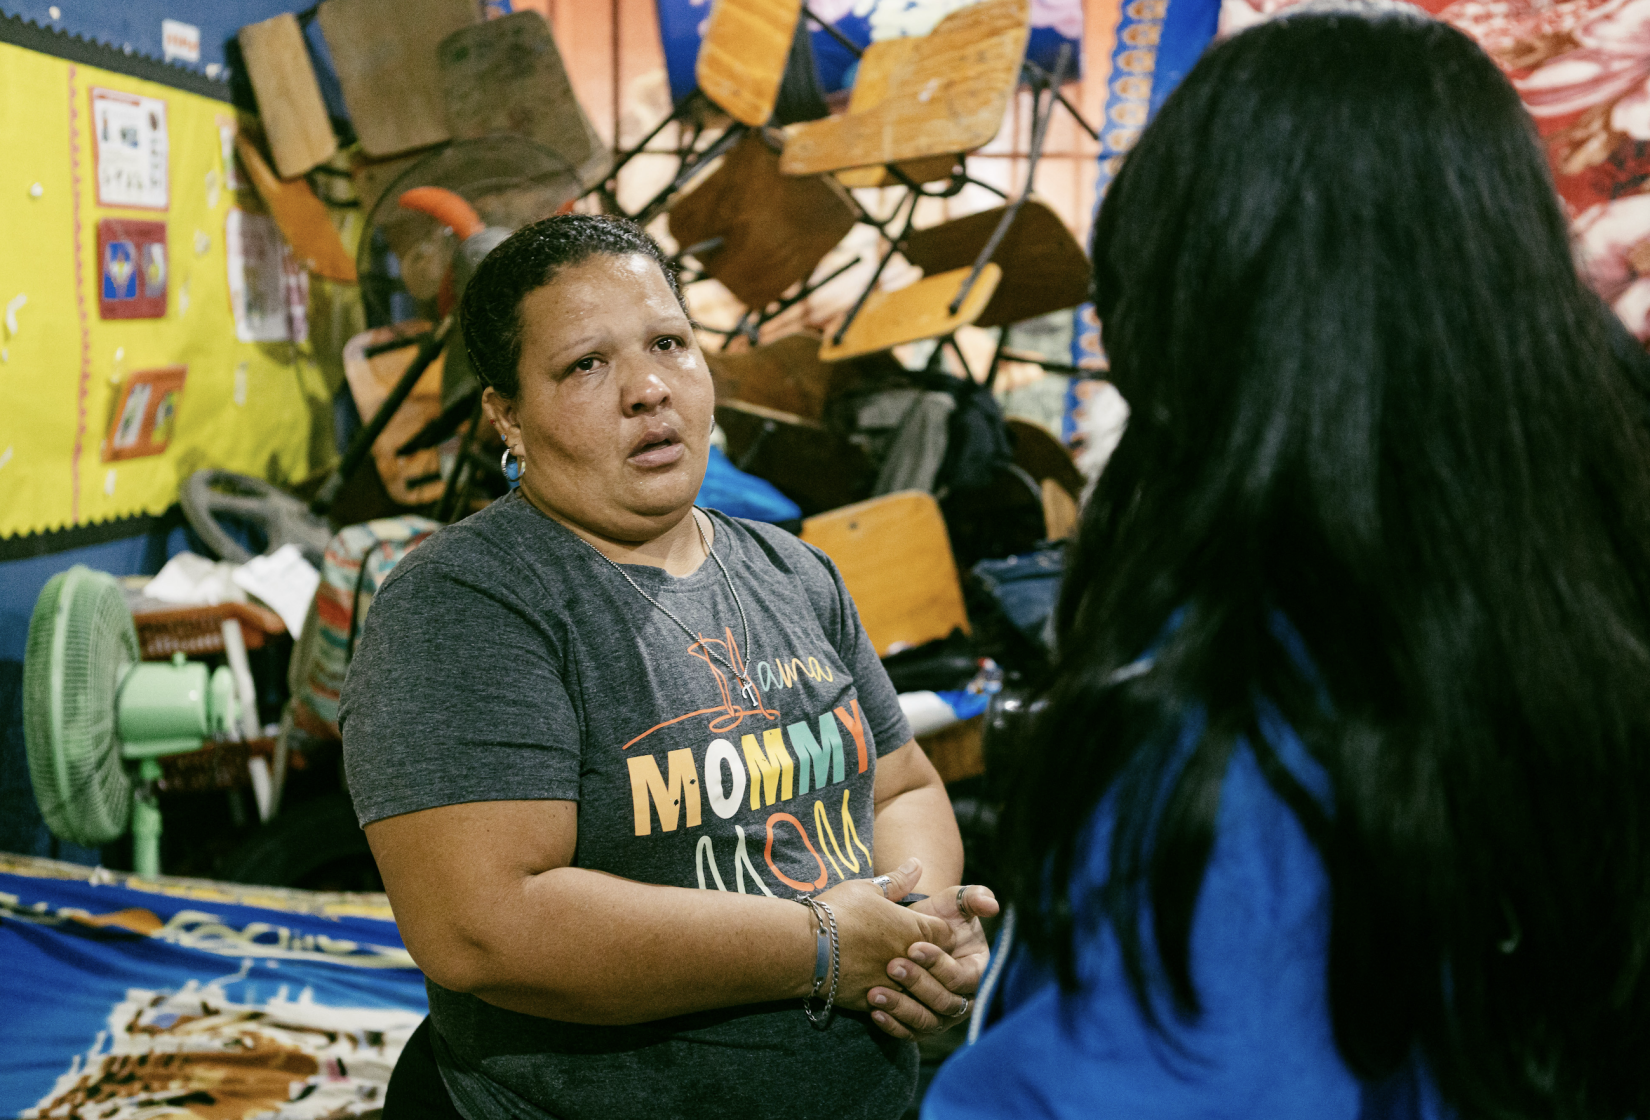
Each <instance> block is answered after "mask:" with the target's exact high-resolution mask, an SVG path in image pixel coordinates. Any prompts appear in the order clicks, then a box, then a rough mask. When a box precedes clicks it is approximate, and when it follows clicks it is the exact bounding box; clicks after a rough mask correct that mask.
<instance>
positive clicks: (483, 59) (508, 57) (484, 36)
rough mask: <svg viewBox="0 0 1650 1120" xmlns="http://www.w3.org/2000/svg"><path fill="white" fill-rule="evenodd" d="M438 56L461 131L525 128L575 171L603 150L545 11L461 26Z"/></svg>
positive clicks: (452, 123)
mask: <svg viewBox="0 0 1650 1120" xmlns="http://www.w3.org/2000/svg"><path fill="white" fill-rule="evenodd" d="M437 64H438V66H439V67H440V70H441V99H442V104H443V106H444V108H445V110H446V115H447V128H448V129H449V130H450V131H451V132H452V135H453V139H455V140H468V139H473V138H475V137H479V136H490V135H493V134H494V133H500V132H507V133H513V134H515V135H517V136H525V137H527V138H528V139H529V140H532V141H534V142H535V143H537V144H539V145H541V146H543V147H545V148H547V149H549V150H550V151H552V152H554V153H555V154H556V155H558V156H560V157H561V158H562V159H563V160H565V161H566V163H567V165H568V167H570V168H572V169H573V170H574V171H578V170H579V169H581V168H583V167H584V166H585V164H587V163H589V162H590V160H591V158H592V157H593V156H595V155H596V154H597V148H598V146H599V145H598V144H597V143H594V142H593V137H594V131H593V130H592V128H591V127H590V122H589V121H588V120H587V119H586V118H585V115H584V109H583V108H582V107H580V105H579V99H578V98H577V97H576V96H574V94H573V83H572V82H571V81H569V80H568V77H567V68H566V67H565V66H564V65H563V64H562V60H561V52H560V51H558V50H557V49H556V40H555V37H554V36H552V35H551V34H550V25H549V24H548V23H546V22H545V20H544V17H543V16H542V15H540V14H539V13H538V12H535V11H530V10H529V11H520V12H515V13H513V14H511V15H507V16H501V17H500V18H498V19H490V20H488V21H487V22H486V23H478V24H475V25H474V26H471V27H465V28H461V29H460V30H458V31H455V32H453V34H451V35H449V36H447V38H445V39H443V40H442V41H441V46H440V53H439V56H438V61H437Z"/></svg>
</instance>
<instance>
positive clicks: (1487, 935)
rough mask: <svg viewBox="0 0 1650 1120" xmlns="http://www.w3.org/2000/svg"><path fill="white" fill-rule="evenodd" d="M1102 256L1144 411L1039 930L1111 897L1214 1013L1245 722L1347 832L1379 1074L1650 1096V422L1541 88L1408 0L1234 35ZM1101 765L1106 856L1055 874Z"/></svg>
mask: <svg viewBox="0 0 1650 1120" xmlns="http://www.w3.org/2000/svg"><path fill="white" fill-rule="evenodd" d="M1094 273H1095V298H1096V304H1097V307H1098V310H1099V313H1100V316H1101V319H1102V321H1103V324H1104V331H1105V343H1106V348H1107V351H1108V353H1109V356H1110V358H1111V363H1112V377H1113V379H1114V381H1115V383H1116V385H1117V387H1118V388H1119V389H1120V390H1121V392H1122V393H1123V395H1124V396H1125V397H1126V398H1127V400H1128V402H1129V405H1130V408H1131V417H1130V420H1129V424H1128V428H1127V431H1126V433H1125V435H1124V436H1123V439H1122V442H1121V444H1120V445H1119V446H1118V448H1117V451H1116V453H1115V455H1114V456H1113V457H1112V459H1111V462H1110V465H1109V466H1108V467H1107V469H1106V472H1105V474H1104V475H1102V476H1101V478H1100V481H1099V484H1098V487H1097V489H1096V491H1095V493H1094V495H1093V498H1092V499H1091V501H1090V504H1089V506H1088V508H1087V509H1086V511H1085V513H1084V517H1083V520H1082V526H1081V530H1080V534H1079V538H1078V540H1077V542H1076V544H1075V546H1074V548H1073V552H1072V555H1071V557H1070V563H1069V568H1068V570H1069V572H1070V575H1069V577H1068V582H1067V584H1066V587H1065V589H1064V593H1063V597H1062V601H1061V604H1060V610H1059V616H1058V629H1059V648H1060V655H1059V658H1058V661H1057V665H1056V669H1055V674H1054V676H1053V678H1052V683H1051V684H1050V686H1049V688H1048V690H1047V701H1048V703H1047V706H1046V710H1045V714H1044V716H1043V717H1042V718H1041V720H1040V721H1039V722H1038V724H1037V726H1036V728H1035V730H1034V732H1033V734H1032V736H1031V740H1032V741H1031V742H1029V743H1028V744H1027V747H1026V749H1025V752H1024V756H1023V757H1022V758H1021V759H1020V760H1019V763H1018V767H1017V769H1016V772H1015V774H1014V775H1013V777H1012V779H1011V786H1010V791H1009V798H1010V801H1009V806H1008V812H1007V813H1006V815H1005V818H1004V819H1005V831H1004V845H1005V849H1006V852H1007V854H1008V855H1009V856H1010V862H1011V864H1012V865H1014V866H1016V867H1017V869H1018V874H1019V879H1018V881H1017V882H1013V883H1011V884H1009V886H1010V891H1009V894H1010V895H1011V896H1012V897H1013V898H1014V900H1015V901H1016V902H1017V903H1018V909H1019V911H1020V913H1021V915H1022V919H1023V921H1024V927H1023V928H1024V930H1025V934H1026V937H1027V939H1028V942H1029V944H1030V946H1031V948H1032V949H1033V951H1035V952H1037V953H1039V954H1040V955H1042V956H1043V957H1044V958H1045V959H1047V960H1050V961H1052V962H1054V963H1055V964H1056V965H1057V966H1058V969H1059V972H1060V974H1061V976H1062V978H1063V979H1064V981H1065V982H1066V983H1067V984H1068V985H1070V984H1075V983H1076V971H1075V966H1074V961H1073V952H1074V950H1073V936H1074V933H1075V932H1076V931H1077V930H1079V929H1093V928H1098V927H1099V923H1109V924H1110V925H1111V926H1112V928H1113V929H1114V930H1115V932H1116V935H1117V937H1118V938H1119V940H1120V942H1121V944H1122V947H1123V950H1124V959H1125V964H1126V966H1127V969H1128V972H1129V975H1130V978H1131V981H1132V983H1133V986H1134V990H1135V995H1136V998H1137V999H1138V1000H1139V1001H1140V1003H1141V1005H1142V1007H1143V1009H1145V1010H1146V1011H1147V1013H1148V1014H1152V1013H1153V1008H1154V1007H1155V1006H1157V1005H1156V1004H1155V1003H1154V1002H1153V999H1154V997H1153V996H1152V993H1153V992H1163V991H1165V990H1166V991H1167V993H1168V995H1169V996H1170V997H1172V999H1171V1000H1170V1005H1171V1006H1173V1007H1175V1008H1176V1012H1175V1013H1176V1014H1181V1015H1195V1014H1196V1010H1197V1006H1198V1003H1197V991H1196V987H1195V985H1194V984H1193V981H1192V976H1191V969H1190V967H1189V962H1188V939H1189V936H1190V931H1191V928H1192V917H1193V909H1194V906H1195V903H1196V900H1197V895H1198V891H1199V888H1200V885H1201V881H1202V878H1203V874H1204V871H1205V868H1206V865H1207V861H1208V856H1209V853H1210V850H1211V844H1212V841H1213V836H1214V827H1215V820H1216V814H1217V812H1218V810H1219V804H1220V790H1221V783H1222V781H1223V778H1224V776H1225V773H1226V769H1227V763H1228V760H1229V759H1230V757H1231V755H1232V752H1233V751H1234V750H1235V749H1238V747H1237V744H1238V743H1239V742H1240V741H1241V742H1243V743H1246V744H1247V747H1248V749H1251V750H1252V751H1254V752H1255V756H1256V759H1257V761H1258V763H1259V765H1260V768H1261V770H1262V772H1263V773H1264V774H1265V775H1266V777H1267V780H1268V783H1269V784H1270V785H1271V787H1272V788H1273V789H1274V790H1275V791H1276V793H1277V794H1278V795H1279V796H1280V797H1281V798H1282V799H1283V800H1284V801H1285V802H1286V803H1287V804H1288V805H1289V806H1290V807H1291V808H1292V809H1293V811H1294V813H1295V815H1296V816H1297V818H1298V819H1299V820H1300V821H1301V824H1302V826H1303V829H1304V831H1305V832H1306V834H1307V835H1308V837H1309V838H1310V839H1311V840H1312V842H1313V843H1314V845H1315V846H1316V847H1317V849H1318V850H1319V852H1320V853H1321V855H1322V857H1323V859H1324V863H1325V866H1326V869H1327V871H1328V875H1329V880H1330V893H1331V898H1332V903H1331V913H1330V916H1329V918H1330V951H1329V977H1328V984H1329V995H1330V1003H1331V1010H1332V1014H1333V1021H1334V1027H1335V1034H1336V1040H1337V1044H1338V1047H1339V1049H1340V1052H1341V1054H1342V1055H1343V1057H1344V1058H1345V1059H1346V1061H1347V1062H1348V1064H1349V1066H1350V1067H1351V1068H1352V1069H1353V1070H1354V1071H1355V1072H1357V1073H1358V1074H1359V1075H1360V1076H1363V1077H1366V1078H1371V1079H1374V1078H1378V1077H1381V1076H1384V1075H1387V1074H1390V1073H1392V1072H1394V1071H1396V1070H1398V1069H1400V1068H1401V1067H1402V1066H1403V1064H1404V1063H1405V1062H1406V1061H1408V1060H1409V1059H1411V1058H1412V1057H1413V1056H1414V1055H1415V1054H1416V1053H1418V1052H1419V1053H1420V1054H1421V1055H1423V1056H1424V1058H1425V1060H1426V1062H1427V1065H1428V1067H1429V1068H1430V1070H1431V1071H1432V1073H1433V1075H1434V1077H1435V1078H1436V1080H1437V1083H1438V1084H1439V1086H1440V1088H1441V1090H1442V1091H1443V1092H1444V1094H1445V1096H1446V1098H1447V1099H1449V1100H1450V1101H1452V1102H1453V1103H1455V1104H1456V1105H1457V1106H1458V1107H1459V1108H1460V1109H1461V1110H1462V1112H1463V1114H1464V1115H1468V1116H1509V1117H1511V1116H1536V1115H1540V1116H1544V1117H1554V1116H1558V1117H1572V1116H1573V1117H1610V1118H1613V1120H1619V1118H1621V1117H1624V1116H1626V1115H1629V1114H1631V1113H1634V1112H1636V1113H1637V1114H1638V1115H1639V1116H1647V1115H1650V972H1647V969H1646V963H1647V962H1646V957H1647V955H1650V439H1647V436H1646V432H1645V424H1644V417H1643V410H1642V401H1640V400H1639V399H1637V398H1636V396H1635V392H1634V389H1633V387H1632V385H1631V382H1630V380H1629V378H1628V377H1627V375H1626V374H1625V373H1624V371H1623V369H1622V366H1621V364H1620V363H1619V361H1618V360H1617V359H1615V358H1613V357H1612V355H1611V351H1610V341H1609V333H1608V331H1607V329H1606V324H1605V322H1604V321H1603V318H1602V313H1601V309H1600V305H1599V303H1598V301H1597V300H1596V299H1595V298H1594V297H1593V296H1592V295H1591V294H1590V293H1589V291H1588V290H1587V289H1586V287H1585V285H1584V284H1583V282H1582V280H1581V279H1580V278H1579V277H1578V275H1577V273H1576V270H1575V266H1574V264H1573V263H1572V258H1571V256H1570V249H1569V239H1568V228H1567V225H1566V222H1565V218H1564V216H1563V214H1562V212H1561V210H1560V207H1559V203H1558V200H1557V198H1556V195H1555V194H1554V190H1553V186H1552V182H1551V180H1550V178H1549V175H1548V172H1547V168H1546V164H1545V161H1544V159H1543V157H1542V153H1541V150H1540V147H1539V144H1538V141H1537V139H1536V137H1535V134H1534V132H1533V130H1532V128H1531V126H1530V123H1529V119H1528V117H1527V116H1526V114H1525V113H1524V111H1523V108H1522V106H1521V105H1520V103H1519V101H1518V98H1517V96H1516V95H1515V93H1514V92H1513V90H1512V89H1511V87H1510V86H1509V85H1508V83H1507V81H1506V80H1505V79H1504V78H1503V76H1502V75H1501V74H1500V72H1499V71H1498V70H1497V69H1496V68H1495V66H1494V65H1493V64H1492V63H1491V62H1490V60H1489V59H1488V58H1487V57H1486V56H1485V55H1484V54H1483V52H1482V51H1480V50H1479V49H1478V48H1477V47H1476V46H1475V45H1474V44H1473V43H1472V42H1471V41H1470V40H1469V39H1467V38H1466V37H1465V36H1463V35H1462V34H1460V33H1459V32H1457V31H1455V30H1453V29H1451V28H1449V27H1447V26H1445V25H1443V24H1440V23H1436V22H1433V21H1430V20H1427V19H1424V18H1422V17H1420V16H1418V15H1417V16H1401V15H1381V16H1376V17H1374V18H1370V17H1368V16H1360V15H1352V14H1304V13H1303V14H1299V15H1296V16H1293V17H1285V18H1282V19H1279V20H1276V21H1274V22H1271V23H1269V24H1265V25H1262V26H1259V27H1256V28H1254V29H1251V30H1249V31H1246V32H1244V33H1242V34H1240V35H1237V36H1235V37H1233V38H1232V39H1230V40H1228V41H1226V42H1224V43H1221V44H1219V45H1217V46H1215V47H1214V48H1213V49H1211V50H1210V51H1209V52H1208V54H1207V55H1206V56H1205V57H1204V58H1203V59H1202V61H1200V62H1199V63H1198V65H1197V66H1196V67H1195V68H1194V70H1193V71H1192V73H1191V74H1190V75H1189V76H1188V77H1187V79H1186V81H1185V83H1184V84H1183V85H1182V86H1181V87H1180V88H1179V89H1178V90H1177V91H1176V92H1175V93H1174V94H1173V95H1171V97H1170V98H1169V99H1168V101H1167V103H1166V104H1165V105H1164V107H1163V110H1162V112H1161V114H1160V116H1159V117H1158V119H1157V120H1156V121H1155V122H1154V123H1153V124H1152V125H1151V126H1150V127H1149V128H1148V129H1147V130H1146V132H1145V134H1144V136H1143V137H1142V139H1141V141H1140V143H1139V145H1138V147H1137V148H1136V149H1135V150H1134V151H1133V152H1132V153H1131V154H1130V155H1129V156H1128V158H1127V161H1126V163H1125V165H1124V166H1123V168H1122V170H1121V172H1120V173H1119V175H1118V177H1117V179H1116V181H1115V182H1114V184H1113V185H1112V187H1111V190H1110V192H1109V194H1108V196H1107V198H1106V200H1105V203H1104V206H1103V207H1102V210H1101V213H1100V216H1099V219H1098V222H1097V227H1096V232H1095V237H1094ZM1279 618H1282V619H1284V620H1287V622H1288V623H1289V624H1290V625H1292V627H1293V628H1294V630H1295V631H1296V632H1297V633H1298V635H1299V636H1300V638H1301V639H1302V640H1303V643H1304V646H1305V649H1306V653H1307V659H1308V661H1309V662H1310V667H1309V668H1303V666H1302V665H1301V663H1300V661H1299V660H1298V658H1297V657H1295V656H1292V654H1291V652H1290V650H1289V649H1288V648H1286V646H1285V645H1284V644H1283V643H1282V642H1280V641H1279V640H1278V639H1277V638H1275V637H1274V636H1273V634H1274V631H1275V626H1274V623H1275V622H1276V620H1277V619H1279ZM1147 650H1153V651H1154V660H1153V662H1152V667H1151V668H1150V669H1149V671H1146V672H1142V673H1136V672H1133V671H1124V672H1119V670H1123V669H1125V667H1127V666H1130V665H1131V664H1134V663H1136V662H1137V659H1139V658H1140V657H1141V655H1142V654H1143V653H1144V652H1145V651H1147ZM1257 697H1265V698H1266V699H1267V700H1268V701H1269V702H1270V703H1273V704H1275V705H1277V707H1278V708H1279V709H1281V711H1282V712H1283V713H1284V715H1285V716H1286V717H1287V718H1288V719H1289V721H1290V722H1291V723H1292V724H1293V726H1294V728H1295V730H1296V731H1297V732H1298V733H1299V734H1300V736H1301V738H1302V740H1303V741H1304V742H1305V744H1306V745H1307V748H1308V750H1309V751H1310V752H1311V753H1312V755H1313V756H1314V757H1315V758H1316V760H1317V761H1318V762H1320V763H1321V764H1322V766H1323V767H1324V769H1325V770H1326V771H1327V774H1328V777H1329V778H1330V780H1331V782H1332V785H1333V797H1332V801H1331V802H1330V803H1328V804H1324V803H1322V802H1321V801H1319V800H1317V799H1316V798H1315V797H1314V796H1312V795H1311V794H1309V793H1308V791H1307V790H1306V789H1305V788H1303V786H1302V784H1301V782H1300V781H1298V780H1297V778H1296V777H1295V776H1294V772H1293V771H1292V770H1290V769H1287V768H1285V767H1284V766H1283V765H1282V763H1281V762H1280V760H1279V759H1278V758H1277V757H1276V756H1275V755H1274V752H1273V751H1272V750H1271V748H1270V747H1269V746H1268V745H1267V742H1266V740H1265V739H1264V738H1263V737H1262V736H1261V735H1260V733H1259V731H1258V719H1257V715H1256V707H1257V702H1256V698H1257ZM1196 711H1201V712H1202V713H1203V714H1204V715H1205V716H1206V722H1205V723H1203V724H1202V727H1203V731H1202V734H1201V737H1200V738H1199V739H1197V741H1196V744H1195V750H1194V751H1193V753H1192V754H1191V755H1190V757H1189V759H1188V758H1187V756H1186V755H1185V754H1184V753H1178V752H1177V747H1176V739H1177V734H1178V732H1179V731H1180V729H1181V728H1182V726H1184V725H1185V724H1186V721H1187V720H1188V719H1189V718H1191V717H1192V714H1193V713H1194V712H1196ZM1108 791H1111V792H1112V794H1113V795H1114V796H1115V797H1116V803H1117V819H1116V826H1115V830H1114V832H1113V839H1112V847H1111V851H1110V863H1109V878H1108V880H1107V881H1106V883H1105V884H1104V885H1103V886H1101V887H1099V888H1096V889H1095V890H1094V891H1093V892H1091V893H1089V894H1088V895H1086V896H1084V897H1072V898H1069V899H1068V898H1060V899H1058V901H1056V902H1054V903H1053V904H1050V903H1049V901H1048V900H1049V898H1050V891H1049V887H1050V885H1052V884H1056V883H1069V882H1070V881H1071V878H1072V873H1073V869H1074V867H1076V866H1079V865H1080V864H1079V861H1080V860H1082V858H1083V853H1082V851H1081V849H1080V845H1081V843H1082V842H1083V838H1084V836H1085V833H1084V829H1085V827H1086V825H1087V823H1088V821H1089V820H1090V818H1091V817H1092V816H1093V813H1094V810H1095V807H1096V806H1097V804H1098V803H1099V801H1100V799H1101V798H1102V796H1105V795H1106V794H1107V793H1108ZM1054 893H1055V894H1056V895H1058V894H1060V893H1061V892H1054ZM1147 914H1149V915H1150V919H1151V920H1150V923H1149V928H1150V930H1151V935H1150V936H1151V939H1152V943H1151V944H1149V945H1147V944H1143V939H1144V935H1143V934H1142V932H1141V931H1142V916H1143V915H1147ZM1158 1021H1159V1022H1161V1020H1158Z"/></svg>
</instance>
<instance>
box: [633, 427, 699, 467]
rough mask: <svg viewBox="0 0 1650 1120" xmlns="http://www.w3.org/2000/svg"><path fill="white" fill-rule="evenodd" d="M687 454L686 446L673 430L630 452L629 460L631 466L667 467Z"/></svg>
mask: <svg viewBox="0 0 1650 1120" xmlns="http://www.w3.org/2000/svg"><path fill="white" fill-rule="evenodd" d="M686 454H687V447H686V446H685V445H684V444H683V443H682V441H681V440H679V439H677V438H676V435H675V433H674V432H672V433H671V434H669V435H667V436H664V437H662V438H659V439H655V440H650V441H648V442H646V443H644V444H642V446H641V447H639V448H637V449H636V450H635V451H632V452H631V453H630V459H629V462H630V463H631V465H632V466H637V467H643V468H650V467H668V466H669V465H670V464H672V463H674V462H676V461H677V460H678V459H680V458H681V457H682V456H683V455H686Z"/></svg>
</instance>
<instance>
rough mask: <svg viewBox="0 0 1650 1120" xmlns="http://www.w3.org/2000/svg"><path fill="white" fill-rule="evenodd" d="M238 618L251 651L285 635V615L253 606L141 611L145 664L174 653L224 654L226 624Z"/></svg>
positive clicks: (140, 636) (136, 615)
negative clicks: (266, 641)
mask: <svg viewBox="0 0 1650 1120" xmlns="http://www.w3.org/2000/svg"><path fill="white" fill-rule="evenodd" d="M231 618H233V619H238V620H239V621H240V624H241V634H242V635H243V636H244V637H245V639H246V648H247V649H261V648H262V647H263V644H264V642H265V640H267V639H268V638H269V637H271V636H273V635H276V634H285V633H286V626H285V625H283V624H282V622H281V616H280V615H278V614H276V613H275V612H274V611H272V610H269V609H268V608H266V607H260V606H257V605H256V604H253V603H219V604H217V605H216V606H211V607H168V608H166V609H165V610H154V611H138V612H135V613H134V614H133V615H132V622H133V624H134V625H136V626H137V633H138V646H139V647H140V648H141V649H142V651H143V659H144V660H145V661H165V660H167V659H169V658H170V657H171V656H172V655H173V654H174V653H182V654H185V655H187V656H189V657H202V656H205V655H207V654H212V653H222V652H223V628H222V627H223V623H224V621H225V620H226V619H231Z"/></svg>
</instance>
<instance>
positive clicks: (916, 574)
mask: <svg viewBox="0 0 1650 1120" xmlns="http://www.w3.org/2000/svg"><path fill="white" fill-rule="evenodd" d="M802 539H803V540H805V541H807V542H808V543H809V544H811V545H814V546H815V547H816V548H818V549H820V550H821V551H822V552H824V553H825V555H827V556H829V557H830V558H831V560H832V561H833V562H834V563H835V564H836V566H837V568H838V570H839V571H841V572H842V581H843V583H845V584H846V585H847V587H848V593H849V594H850V595H852V596H853V597H854V604H855V606H857V607H858V608H859V618H860V622H861V623H862V624H863V625H864V626H865V633H866V634H867V636H869V638H870V639H871V645H872V647H873V648H874V649H875V650H876V651H877V655H878V656H879V657H880V656H884V655H886V654H888V653H889V652H890V648H891V647H894V646H896V645H907V644H908V645H921V644H922V643H924V642H928V641H932V640H934V639H935V638H943V637H945V636H946V635H947V634H949V633H951V631H952V630H955V629H959V628H960V629H961V630H963V632H965V633H966V632H967V631H968V613H967V611H966V610H964V608H963V597H962V585H961V583H960V582H959V581H958V579H957V565H956V561H955V560H954V559H953V558H952V555H951V540H950V538H949V537H948V536H947V535H946V531H945V520H944V519H943V518H942V517H941V516H940V507H939V503H938V502H936V501H935V500H934V497H933V495H931V494H925V493H923V492H922V491H920V490H904V491H900V492H899V493H896V494H885V495H883V496H882V497H880V498H872V499H870V500H869V501H865V502H858V503H856V504H854V505H851V506H844V507H843V508H842V509H835V510H832V511H831V512H829V513H822V514H820V515H819V516H818V517H810V518H808V519H807V520H806V521H804V522H803V523H802Z"/></svg>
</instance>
